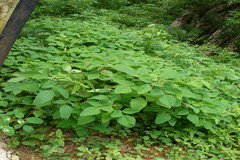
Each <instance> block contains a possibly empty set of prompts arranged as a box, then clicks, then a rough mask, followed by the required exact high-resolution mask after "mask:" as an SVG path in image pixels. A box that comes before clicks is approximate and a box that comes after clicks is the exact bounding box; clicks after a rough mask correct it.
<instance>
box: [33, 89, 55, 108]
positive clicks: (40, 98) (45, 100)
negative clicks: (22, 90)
mask: <svg viewBox="0 0 240 160" xmlns="http://www.w3.org/2000/svg"><path fill="white" fill-rule="evenodd" d="M54 96H55V94H54V92H53V91H52V90H43V91H40V93H39V94H38V95H37V96H36V98H35V99H34V101H33V104H34V105H36V106H37V107H43V106H45V105H48V104H49V103H50V101H51V100H53V98H54Z"/></svg>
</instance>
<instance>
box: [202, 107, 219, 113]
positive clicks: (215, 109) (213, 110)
mask: <svg viewBox="0 0 240 160" xmlns="http://www.w3.org/2000/svg"><path fill="white" fill-rule="evenodd" d="M200 110H201V111H202V112H204V113H211V114H219V113H220V111H219V108H210V107H201V108H200Z"/></svg>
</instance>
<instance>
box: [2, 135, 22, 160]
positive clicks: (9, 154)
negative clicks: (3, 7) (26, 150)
mask: <svg viewBox="0 0 240 160" xmlns="http://www.w3.org/2000/svg"><path fill="white" fill-rule="evenodd" d="M9 141H10V139H9V137H7V136H6V135H5V134H4V133H2V132H0V160H19V157H18V156H17V155H14V154H13V153H14V151H12V150H9V149H7V148H6V146H7V142H9Z"/></svg>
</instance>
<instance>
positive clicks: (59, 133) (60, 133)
mask: <svg viewBox="0 0 240 160" xmlns="http://www.w3.org/2000/svg"><path fill="white" fill-rule="evenodd" d="M56 136H57V137H58V138H61V137H62V131H61V129H58V130H57V131H56Z"/></svg>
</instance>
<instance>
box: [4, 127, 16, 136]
mask: <svg viewBox="0 0 240 160" xmlns="http://www.w3.org/2000/svg"><path fill="white" fill-rule="evenodd" d="M2 131H3V132H4V133H5V134H6V135H8V136H13V135H14V134H15V130H14V128H13V127H11V126H3V127H2Z"/></svg>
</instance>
